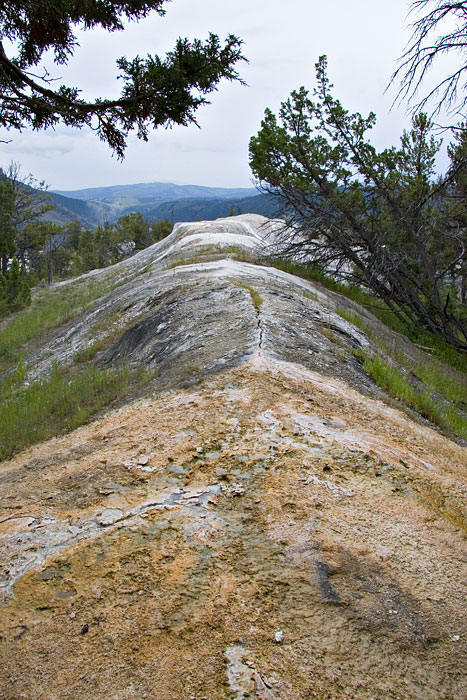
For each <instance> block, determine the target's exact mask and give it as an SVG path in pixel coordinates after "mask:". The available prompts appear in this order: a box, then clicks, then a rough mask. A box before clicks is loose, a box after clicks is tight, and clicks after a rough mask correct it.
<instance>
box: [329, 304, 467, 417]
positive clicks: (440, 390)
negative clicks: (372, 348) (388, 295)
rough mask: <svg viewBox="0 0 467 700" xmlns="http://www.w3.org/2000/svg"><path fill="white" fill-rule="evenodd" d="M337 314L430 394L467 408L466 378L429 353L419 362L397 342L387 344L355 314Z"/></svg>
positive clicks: (347, 312)
mask: <svg viewBox="0 0 467 700" xmlns="http://www.w3.org/2000/svg"><path fill="white" fill-rule="evenodd" d="M337 313H338V314H339V315H340V316H341V317H342V318H344V319H345V320H346V321H349V322H350V323H352V324H353V325H354V326H357V328H360V330H362V331H363V332H364V333H365V334H366V335H367V336H368V338H369V339H370V340H371V341H372V342H373V343H374V344H375V345H376V347H378V348H379V349H380V350H381V351H382V352H384V353H385V354H386V355H389V357H391V358H392V359H393V360H395V361H396V362H397V363H398V364H399V365H401V366H402V367H403V368H404V369H406V370H407V372H409V373H411V374H412V375H414V376H415V377H418V378H419V380H421V381H422V382H423V384H424V385H425V386H426V388H427V391H428V392H429V393H430V394H441V395H442V396H444V397H445V398H446V399H447V400H448V401H450V402H452V403H453V404H455V405H456V406H457V407H458V408H459V409H461V410H465V409H467V378H466V379H465V380H464V381H462V379H461V380H459V376H458V375H456V376H453V375H454V373H451V372H450V371H449V368H448V367H446V368H445V367H443V366H442V365H440V363H439V362H437V361H436V360H433V359H432V358H431V357H430V355H425V359H424V361H422V362H420V361H415V359H414V358H413V357H411V356H409V355H407V354H406V353H404V352H403V351H402V350H401V347H400V344H395V343H394V344H392V343H388V342H387V341H386V340H385V339H384V338H382V337H381V336H380V335H378V334H377V333H376V332H374V331H373V330H372V329H371V328H370V327H369V325H368V324H367V323H365V321H364V319H362V317H361V316H360V315H359V314H357V313H354V312H353V311H349V310H348V309H344V308H342V307H338V308H337ZM406 381H407V379H406Z"/></svg>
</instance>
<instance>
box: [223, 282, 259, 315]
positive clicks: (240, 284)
mask: <svg viewBox="0 0 467 700" xmlns="http://www.w3.org/2000/svg"><path fill="white" fill-rule="evenodd" d="M231 282H232V284H234V285H235V286H236V287H240V289H246V290H247V291H248V292H250V296H251V301H252V302H253V306H254V307H255V309H256V310H257V311H258V309H259V307H260V306H261V304H262V303H263V298H262V296H261V295H260V294H259V292H257V291H256V289H254V288H253V287H250V285H249V284H245V283H244V282H237V281H236V280H231Z"/></svg>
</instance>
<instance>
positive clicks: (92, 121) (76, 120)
mask: <svg viewBox="0 0 467 700" xmlns="http://www.w3.org/2000/svg"><path fill="white" fill-rule="evenodd" d="M168 1H169V0H149V1H143V0H136V1H135V0H132V1H131V2H130V1H126V2H109V0H77V1H74V2H71V0H34V2H21V1H19V0H6V2H3V3H2V4H1V7H0V107H1V109H0V126H3V127H5V128H6V129H12V128H14V129H22V128H24V127H32V128H33V129H45V128H47V127H53V126H54V125H56V124H58V123H59V122H62V123H64V124H66V125H69V126H73V127H78V128H81V127H83V126H87V127H89V128H91V129H93V130H95V131H96V132H97V134H98V135H99V138H100V139H101V140H102V141H105V142H107V143H108V144H109V146H110V147H111V148H112V149H113V151H114V152H115V153H116V154H117V155H118V157H120V158H123V155H124V151H125V146H126V138H127V136H128V134H129V133H130V132H131V131H133V130H134V131H136V133H137V136H138V137H139V138H141V139H143V140H147V138H148V134H149V130H150V129H154V128H157V127H159V126H172V125H174V124H180V125H184V126H186V125H188V124H190V123H195V124H196V117H195V113H196V110H197V109H198V108H199V107H200V106H201V105H203V104H206V103H207V102H208V100H207V95H209V93H211V92H213V91H214V90H216V89H217V85H218V83H219V81H220V80H221V79H222V78H226V79H227V80H231V81H240V82H243V81H242V80H241V78H240V76H239V74H238V72H237V70H236V68H235V66H236V64H237V63H238V62H239V61H243V60H245V58H244V56H243V55H242V52H241V46H242V41H241V40H240V39H239V38H238V37H236V36H234V35H229V36H228V37H227V38H226V40H225V41H224V43H221V41H220V40H219V37H218V36H217V35H216V34H212V33H211V34H209V36H208V38H207V39H206V40H205V41H201V40H199V39H194V40H193V41H189V40H188V39H182V38H180V39H178V41H177V43H176V45H175V48H174V49H173V50H172V51H170V52H168V53H167V54H166V56H165V57H163V58H160V57H159V56H158V55H157V54H154V55H148V56H146V57H145V58H142V57H140V56H136V57H135V58H133V59H127V58H125V57H122V58H120V59H118V61H117V67H118V70H119V77H120V78H122V79H123V87H122V91H121V95H120V97H119V98H118V99H106V98H105V97H100V98H99V99H96V100H94V101H86V100H84V99H82V98H81V97H80V92H81V90H80V88H79V87H74V86H67V85H60V86H59V87H57V88H55V85H54V82H55V81H54V78H53V77H52V76H51V75H50V74H49V73H48V72H47V71H46V70H45V69H44V70H43V72H41V74H40V75H38V74H37V73H38V69H37V67H38V66H39V70H41V69H40V64H41V61H42V59H43V57H44V54H45V52H47V51H51V52H53V56H54V61H55V63H56V64H62V65H63V64H66V63H68V61H69V60H70V58H71V57H72V56H73V53H74V51H75V49H76V46H77V45H78V42H77V37H76V30H77V29H85V30H89V29H93V28H95V27H101V28H103V29H105V30H107V31H109V32H114V31H122V30H124V22H125V21H129V20H134V21H138V20H140V19H142V18H144V17H146V16H148V15H149V14H150V13H151V12H155V13H157V14H158V15H161V16H162V15H164V14H165V9H164V5H165V4H166V2H168ZM7 44H8V46H10V45H11V46H13V47H15V48H14V49H13V51H16V55H10V56H8V55H7V50H8V46H7Z"/></svg>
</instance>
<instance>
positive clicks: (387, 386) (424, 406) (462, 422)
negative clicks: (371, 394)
mask: <svg viewBox="0 0 467 700" xmlns="http://www.w3.org/2000/svg"><path fill="white" fill-rule="evenodd" d="M355 355H356V357H358V359H360V361H361V362H362V363H363V368H364V369H365V371H366V372H368V374H370V375H371V377H373V379H374V381H375V382H376V384H378V386H380V387H381V388H382V389H384V391H386V392H387V393H388V394H389V395H390V396H392V397H393V398H395V399H398V400H399V401H401V402H402V403H404V404H405V405H406V406H408V407H409V408H411V409H413V410H414V411H416V412H417V413H419V414H420V415H421V416H424V417H425V418H427V419H428V420H430V421H432V422H433V423H434V424H436V425H438V426H439V427H440V428H441V429H442V430H443V431H444V432H445V433H447V434H448V435H450V436H453V437H454V436H455V437H460V438H463V439H467V419H466V417H465V415H463V414H462V413H460V412H459V410H458V409H457V408H456V407H455V406H452V405H450V404H448V403H447V402H445V401H443V398H442V396H439V395H438V394H436V393H432V392H431V390H430V387H428V386H423V385H422V384H420V383H419V382H417V381H415V382H411V381H410V380H409V378H408V376H407V375H406V374H405V373H404V372H403V371H401V370H400V369H398V368H397V367H395V366H394V365H392V364H389V363H387V362H385V361H384V360H382V359H381V358H380V357H378V356H377V355H369V354H368V353H366V352H364V351H363V350H356V351H355Z"/></svg>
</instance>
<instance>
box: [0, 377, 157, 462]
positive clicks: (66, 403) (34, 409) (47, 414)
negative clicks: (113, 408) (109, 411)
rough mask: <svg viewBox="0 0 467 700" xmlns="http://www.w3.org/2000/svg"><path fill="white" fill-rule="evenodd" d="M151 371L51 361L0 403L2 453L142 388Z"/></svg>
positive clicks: (77, 423) (71, 426) (44, 437)
mask: <svg viewBox="0 0 467 700" xmlns="http://www.w3.org/2000/svg"><path fill="white" fill-rule="evenodd" d="M154 376H155V373H154V372H150V371H148V370H147V369H146V368H144V367H139V368H136V369H130V368H128V367H122V368H118V369H99V368H97V367H95V366H92V365H91V366H88V367H86V368H85V369H82V370H77V369H76V367H75V368H70V367H67V368H58V367H54V368H53V369H52V372H51V374H50V376H49V377H48V378H47V379H44V380H41V381H36V382H34V383H32V384H31V385H30V386H27V387H23V388H20V389H17V390H16V392H15V394H14V396H12V397H11V398H10V399H7V400H4V401H3V402H2V403H1V404H0V459H5V458H8V457H10V456H11V455H12V454H13V453H14V452H16V451H17V450H19V449H21V448H23V447H27V446H28V445H32V444H34V443H36V442H40V441H42V440H47V439H49V438H51V437H53V436H55V435H59V434H60V433H63V432H67V431H70V430H74V429H75V428H77V427H79V426H80V425H83V424H84V423H86V422H88V421H89V420H90V419H91V418H92V417H93V416H94V415H95V414H96V413H97V412H98V411H99V410H100V409H102V408H103V407H104V406H109V405H111V404H112V403H114V402H117V401H118V400H119V399H122V398H123V397H125V396H128V394H131V393H132V392H139V391H141V389H142V388H144V387H145V386H146V385H147V384H148V383H149V382H150V381H151V379H152V378H153V377H154Z"/></svg>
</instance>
